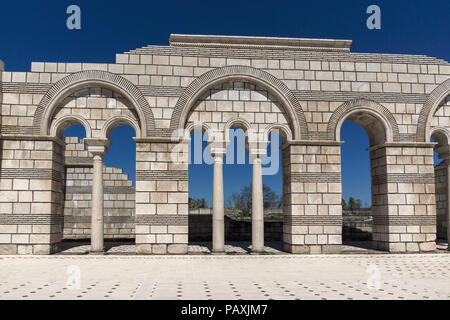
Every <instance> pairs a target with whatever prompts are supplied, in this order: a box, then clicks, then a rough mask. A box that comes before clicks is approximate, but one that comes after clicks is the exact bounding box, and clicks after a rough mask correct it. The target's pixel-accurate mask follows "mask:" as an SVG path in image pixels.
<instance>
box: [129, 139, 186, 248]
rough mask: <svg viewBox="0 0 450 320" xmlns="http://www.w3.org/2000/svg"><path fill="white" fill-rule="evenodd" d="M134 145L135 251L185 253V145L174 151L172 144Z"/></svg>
mask: <svg viewBox="0 0 450 320" xmlns="http://www.w3.org/2000/svg"><path fill="white" fill-rule="evenodd" d="M136 146H137V156H136V157H137V158H136V159H137V160H136V161H137V163H136V171H137V172H136V246H137V252H138V253H143V254H167V253H170V254H182V253H187V250H188V215H189V199H188V164H187V158H188V145H187V144H185V145H182V146H181V148H179V150H176V149H175V148H176V147H177V144H176V143H171V142H167V141H166V142H162V141H159V142H158V140H155V141H140V140H137V141H136ZM178 147H179V146H178ZM174 149H175V150H174ZM172 151H174V152H172ZM175 151H176V152H175ZM172 154H174V155H176V156H175V158H174V159H172V157H171V155H172Z"/></svg>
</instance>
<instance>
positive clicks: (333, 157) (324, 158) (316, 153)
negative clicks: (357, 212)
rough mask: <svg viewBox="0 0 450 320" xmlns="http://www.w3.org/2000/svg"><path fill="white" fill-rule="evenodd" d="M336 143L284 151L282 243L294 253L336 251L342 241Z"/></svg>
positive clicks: (340, 198)
mask: <svg viewBox="0 0 450 320" xmlns="http://www.w3.org/2000/svg"><path fill="white" fill-rule="evenodd" d="M340 154H341V151H340V145H339V144H336V143H335V144H334V145H333V144H330V145H326V144H325V145H290V146H288V147H286V148H285V149H284V150H283V181H284V186H283V188H284V190H283V193H284V198H283V202H284V204H283V208H284V212H285V221H284V226H283V227H284V246H285V250H287V251H288V252H293V253H310V254H320V253H336V252H339V251H340V246H341V244H342V187H341V167H340V159H341V156H340Z"/></svg>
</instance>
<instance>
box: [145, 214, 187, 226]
mask: <svg viewBox="0 0 450 320" xmlns="http://www.w3.org/2000/svg"><path fill="white" fill-rule="evenodd" d="M136 223H137V224H139V225H148V226H187V225H188V216H184V215H144V214H139V215H137V216H136Z"/></svg>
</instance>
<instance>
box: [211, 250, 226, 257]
mask: <svg viewBox="0 0 450 320" xmlns="http://www.w3.org/2000/svg"><path fill="white" fill-rule="evenodd" d="M211 254H212V255H213V256H225V255H226V254H227V253H226V252H225V251H212V252H211Z"/></svg>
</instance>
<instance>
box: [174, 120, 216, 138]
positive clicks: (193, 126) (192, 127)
mask: <svg viewBox="0 0 450 320" xmlns="http://www.w3.org/2000/svg"><path fill="white" fill-rule="evenodd" d="M198 129H201V131H202V132H203V133H204V134H206V136H207V138H208V139H209V138H210V135H212V134H213V130H212V129H211V128H210V127H209V126H208V125H207V124H206V123H194V122H193V123H189V124H188V125H187V126H186V128H185V129H184V130H183V134H182V135H181V136H180V138H183V139H185V140H186V139H187V140H189V139H191V134H192V133H194V132H196V131H197V130H198Z"/></svg>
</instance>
